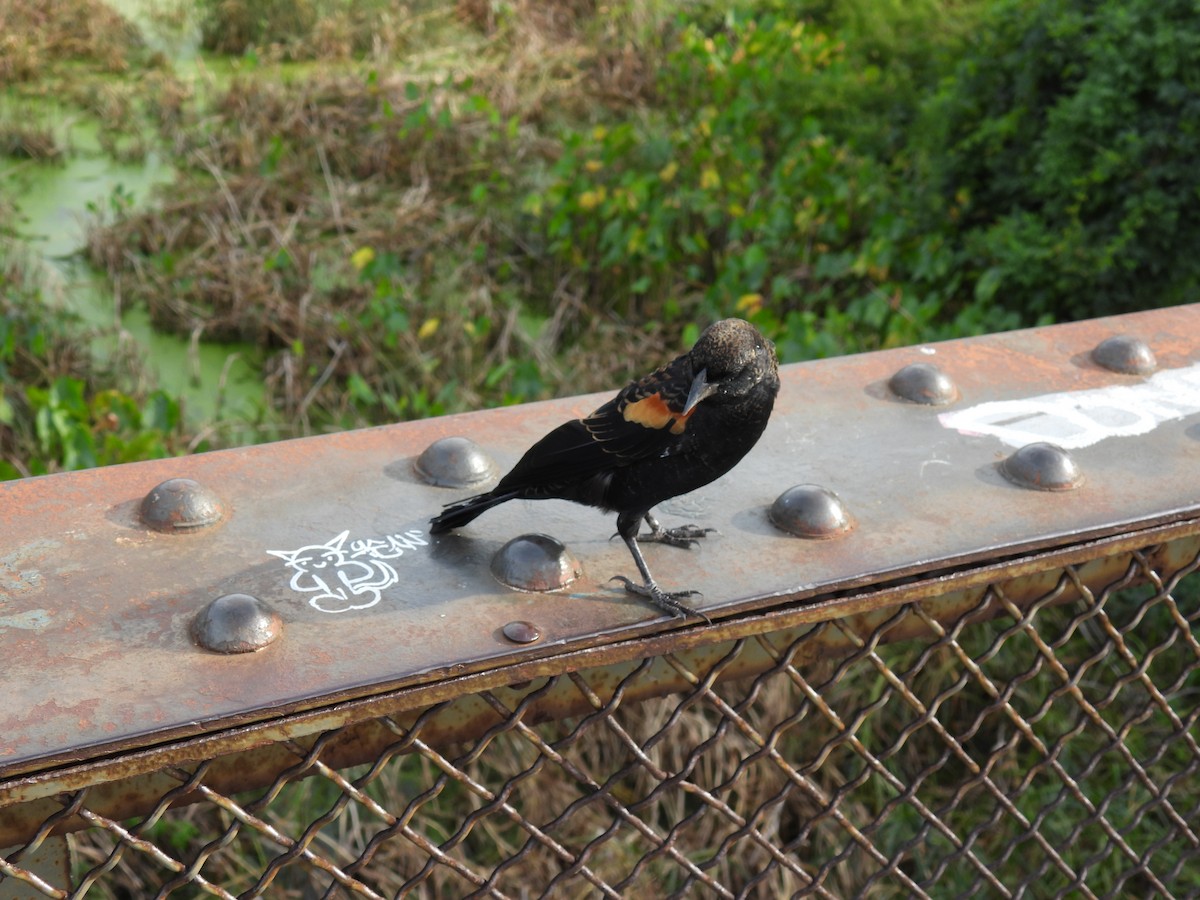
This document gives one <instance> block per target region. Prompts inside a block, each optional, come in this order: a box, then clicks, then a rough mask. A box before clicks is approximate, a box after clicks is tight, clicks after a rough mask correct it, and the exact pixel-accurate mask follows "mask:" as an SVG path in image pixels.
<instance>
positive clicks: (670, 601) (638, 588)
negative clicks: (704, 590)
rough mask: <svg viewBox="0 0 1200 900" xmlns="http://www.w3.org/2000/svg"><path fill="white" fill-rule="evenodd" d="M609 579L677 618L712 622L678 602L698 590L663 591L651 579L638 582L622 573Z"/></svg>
mask: <svg viewBox="0 0 1200 900" xmlns="http://www.w3.org/2000/svg"><path fill="white" fill-rule="evenodd" d="M609 581H619V582H621V583H622V584H623V585H625V590H626V591H628V592H629V593H631V594H637V595H638V596H639V597H645V598H646V599H647V600H649V601H650V602H651V603H653V604H654V605H655V606H657V607H658V608H659V609H661V610H663V611H665V612H668V613H670V614H671V615H672V616H674V617H675V618H677V619H689V618H695V619H703V620H704V621H705V622H707V623H708V624H709V625H711V624H712V619H710V618H709V617H708V616H706V615H705V614H704V613H702V612H700V611H699V610H697V609H693V608H692V607H690V606H688V605H687V604H686V603H680V602H679V599H680V598H681V597H699V596H701V594H700V592H699V591H664V590H663V589H662V588H660V587H659V586H658V585H657V584H655V583H654V582H653V581H651V582H649V583H648V584H638V583H636V582H634V581H631V580H630V579H628V578H626V577H625V576H624V575H614V576H613V577H612V578H610V579H609Z"/></svg>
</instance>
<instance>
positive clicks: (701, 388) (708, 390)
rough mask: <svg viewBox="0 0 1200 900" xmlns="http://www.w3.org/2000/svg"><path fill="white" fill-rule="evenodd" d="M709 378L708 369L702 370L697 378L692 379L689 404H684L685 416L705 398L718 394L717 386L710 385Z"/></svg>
mask: <svg viewBox="0 0 1200 900" xmlns="http://www.w3.org/2000/svg"><path fill="white" fill-rule="evenodd" d="M707 376H708V369H701V370H700V372H699V373H698V374H697V375H696V377H695V378H693V379H692V389H691V390H690V391H688V398H687V403H685V404H683V414H684V415H685V416H686V415H687V414H688V413H690V412H691V411H692V410H693V409H694V408H695V407H696V404H697V403H699V402H700V401H701V400H703V399H704V398H705V397H709V396H711V395H712V394H714V393H716V390H717V386H716V385H715V384H711V383H709V381H708V379H707Z"/></svg>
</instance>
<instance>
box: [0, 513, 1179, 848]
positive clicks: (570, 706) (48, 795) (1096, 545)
mask: <svg viewBox="0 0 1200 900" xmlns="http://www.w3.org/2000/svg"><path fill="white" fill-rule="evenodd" d="M1143 550H1148V552H1147V553H1146V554H1145V555H1144V561H1145V563H1146V564H1147V565H1148V566H1149V567H1150V568H1152V569H1154V570H1156V571H1164V572H1178V571H1180V570H1181V569H1183V567H1184V566H1185V565H1186V564H1187V563H1188V562H1189V561H1190V560H1195V559H1196V558H1197V556H1200V520H1197V521H1191V522H1187V523H1181V524H1176V525H1172V526H1159V527H1157V528H1153V529H1149V530H1147V531H1144V532H1137V533H1133V534H1127V535H1120V536H1116V537H1108V538H1104V539H1101V540H1098V541H1094V542H1088V543H1086V544H1083V545H1080V546H1076V547H1072V548H1070V549H1069V550H1058V551H1049V552H1043V553H1039V554H1034V555H1031V556H1028V557H1025V558H1022V559H1019V560H1004V561H998V562H994V563H991V564H988V565H983V566H974V567H970V568H969V569H966V570H962V571H955V572H942V573H938V574H936V575H934V576H932V577H929V578H920V579H904V580H903V583H899V584H892V585H883V586H878V587H873V588H869V589H866V590H860V591H851V592H847V593H845V594H843V595H841V596H829V597H825V598H822V599H821V600H820V601H819V602H817V603H813V604H809V605H805V606H802V607H799V608H792V609H780V610H776V611H773V612H771V613H768V614H766V615H759V616H751V617H746V618H742V619H736V620H730V621H727V622H722V623H716V624H714V625H712V626H707V627H705V628H703V629H697V630H694V631H689V632H686V633H682V634H680V633H675V634H672V633H664V634H652V635H644V636H641V637H636V638H630V639H626V640H619V641H616V642H614V643H613V644H610V645H607V646H601V647H592V648H587V649H582V650H574V651H564V652H562V653H560V654H558V655H556V656H552V657H547V658H540V659H532V660H526V661H517V662H514V663H511V664H509V665H505V666H499V667H496V668H494V669H491V670H488V671H485V672H480V673H476V674H472V675H463V676H458V677H455V678H449V679H446V680H444V681H441V682H435V683H429V684H424V685H418V686H415V687H411V688H406V689H398V690H396V691H393V692H390V693H389V694H387V695H384V696H380V697H374V698H371V699H369V700H358V701H353V702H348V703H343V704H339V705H337V706H335V707H331V708H329V709H325V710H319V711H310V712H304V713H297V714H294V715H291V716H286V717H282V718H280V719H278V720H276V721H273V722H267V723H259V724H256V725H251V726H247V727H244V728H240V729H233V730H230V731H227V732H224V733H220V734H216V735H208V736H205V737H201V738H194V739H191V740H184V741H180V742H177V743H175V744H168V745H163V746H155V747H149V748H145V749H143V750H140V751H138V752H135V753H130V754H125V755H122V756H121V757H120V758H119V759H111V760H99V761H94V762H89V763H86V764H81V765H77V766H67V767H63V768H60V769H57V770H52V771H48V772H44V773H39V774H38V775H33V776H27V777H24V778H14V779H11V780H10V781H8V782H7V783H5V784H4V785H0V789H2V790H3V794H2V795H0V846H3V845H4V844H6V843H12V844H17V843H21V842H23V841H26V840H28V839H29V838H30V836H31V835H32V834H33V833H34V832H35V831H36V829H37V828H38V827H39V825H40V824H41V823H42V822H44V821H46V820H47V819H48V818H50V817H51V816H52V815H54V814H55V813H57V812H59V811H60V810H61V809H62V807H63V803H62V802H61V800H60V799H59V798H61V797H62V796H63V795H66V794H70V793H73V792H75V791H79V790H83V789H87V790H88V794H87V805H88V808H89V809H90V810H92V811H93V812H95V813H98V814H100V815H103V816H106V817H108V818H111V819H118V820H119V819H124V818H128V817H131V816H135V815H144V814H146V813H147V812H148V811H149V810H151V809H152V808H154V807H155V806H156V805H157V804H158V803H159V801H160V800H161V798H162V797H164V796H165V795H166V794H168V793H169V792H170V791H172V790H178V789H179V787H180V785H181V783H182V775H181V774H180V773H183V775H186V774H187V773H190V772H191V771H194V770H195V768H196V766H198V765H202V764H203V765H205V766H206V769H205V775H204V781H205V784H207V785H208V786H209V787H211V788H213V789H214V790H217V791H219V792H220V793H223V794H231V793H237V792H240V791H247V790H256V789H260V788H263V787H265V786H267V785H269V784H270V783H271V782H272V781H273V780H274V779H275V778H276V777H277V776H278V775H279V774H280V773H281V772H285V771H287V770H290V769H292V768H294V767H296V766H299V765H301V764H302V763H303V761H304V759H305V756H306V754H308V753H309V751H310V750H311V748H312V747H313V745H314V743H315V742H316V740H318V739H320V740H321V741H322V744H323V746H322V749H321V760H322V762H323V763H325V764H326V765H329V766H332V767H334V768H343V767H346V766H354V765H360V764H363V763H366V762H369V761H372V760H375V759H377V758H379V757H380V756H381V755H382V754H384V753H385V751H387V750H388V748H397V747H399V748H401V749H400V750H399V751H398V752H408V751H409V749H410V748H408V747H407V745H406V743H405V740H404V736H405V734H406V733H408V732H409V730H410V729H413V728H414V725H416V723H418V721H419V722H420V726H419V730H418V731H414V732H413V733H414V734H415V735H416V736H418V737H419V738H420V740H421V741H422V742H423V743H424V744H426V745H429V746H432V747H443V746H446V745H448V744H454V743H458V742H461V741H467V740H472V739H475V738H478V737H479V736H480V735H482V734H483V733H484V732H486V731H487V730H488V729H490V728H493V727H494V726H496V725H497V724H498V723H500V722H501V721H502V717H501V716H500V715H499V714H498V713H497V711H496V709H495V708H494V706H493V705H492V704H491V703H489V702H488V701H486V700H485V699H483V697H484V695H490V696H491V698H493V699H494V700H495V701H497V702H499V703H500V704H501V705H502V706H503V707H504V708H506V709H509V710H512V709H516V707H517V706H518V705H520V704H521V703H523V702H527V698H529V697H530V695H533V696H534V699H533V700H532V702H530V703H529V708H528V710H527V712H526V714H525V717H524V721H525V722H526V723H527V724H534V723H536V722H540V721H556V720H559V719H563V718H566V717H569V716H577V715H582V714H585V713H588V712H591V711H592V709H593V708H594V707H593V703H592V701H591V700H589V699H588V697H587V696H586V694H584V693H583V692H581V691H580V690H579V689H578V688H577V687H575V686H574V684H573V683H572V681H570V680H563V679H559V680H557V681H551V680H550V679H552V678H553V676H558V675H562V674H563V673H574V675H573V677H575V678H578V679H579V680H581V681H582V682H583V683H584V684H586V685H587V688H588V690H589V691H590V692H591V693H592V694H594V695H595V696H596V697H599V699H600V701H601V702H603V703H607V702H608V701H609V700H610V699H611V698H612V697H613V695H614V693H615V691H616V690H617V687H618V686H619V685H622V684H623V682H624V679H625V678H626V676H628V675H629V674H630V673H631V672H632V671H633V670H634V669H635V668H637V667H638V666H639V665H641V664H643V661H648V662H646V664H648V665H650V666H651V667H652V670H651V672H650V674H649V675H648V676H647V677H643V678H640V679H637V680H636V681H635V683H634V686H633V687H632V688H629V689H624V688H623V689H622V696H623V702H627V703H634V702H638V701H640V700H645V699H648V698H650V697H656V696H663V695H666V694H670V693H676V692H679V691H683V690H686V689H687V687H688V682H687V681H686V680H685V679H684V678H683V677H682V676H681V675H680V674H679V673H678V672H677V671H676V669H675V668H673V667H672V666H671V665H670V664H669V663H668V662H666V661H665V657H666V656H668V655H670V657H671V658H673V659H675V660H677V661H678V662H679V663H681V664H682V665H683V667H684V668H686V669H687V670H689V671H692V672H702V673H703V672H707V671H708V670H709V669H710V668H712V667H713V666H714V665H716V664H717V663H718V662H719V661H722V660H725V659H726V658H727V657H729V656H730V655H731V651H732V650H733V649H734V646H735V644H737V643H738V642H748V643H747V645H746V646H745V647H743V648H741V651H740V652H739V653H738V654H736V658H735V662H734V663H732V664H730V665H725V666H724V667H723V668H722V670H721V674H720V676H719V677H718V678H717V682H718V683H719V682H723V681H728V680H735V679H740V678H748V677H752V676H755V675H758V674H760V673H761V672H763V671H766V670H767V669H769V668H771V667H772V666H773V665H775V663H776V659H775V658H774V657H773V656H772V655H771V653H769V652H768V651H767V649H766V646H767V645H769V646H770V647H773V648H776V649H780V648H784V647H788V646H790V645H791V644H792V643H793V642H795V641H797V640H798V639H800V638H802V637H806V636H807V637H806V640H805V641H804V642H803V644H802V649H801V651H800V652H799V653H797V654H796V655H795V656H793V657H792V658H791V662H792V664H793V665H797V666H805V665H807V664H810V663H815V662H828V661H831V660H836V659H839V658H841V657H843V656H846V655H848V654H850V653H852V652H853V651H854V649H855V648H856V646H857V645H858V643H857V641H856V640H855V639H852V638H851V637H850V636H849V635H851V634H853V635H856V636H857V637H858V638H859V639H866V638H867V636H869V635H871V634H872V633H873V632H875V631H876V629H878V628H879V627H880V625H882V624H883V623H884V622H886V621H888V620H889V619H892V618H894V617H895V616H896V613H897V610H899V609H901V608H904V607H906V606H907V605H908V604H920V605H921V607H922V610H923V611H924V613H925V615H926V616H927V617H928V618H930V619H932V620H935V621H937V622H939V623H940V624H941V625H942V626H944V627H946V628H950V627H952V626H953V625H954V623H956V622H958V621H959V620H960V619H961V618H962V617H963V616H964V615H967V614H970V615H971V618H972V619H973V620H975V621H982V620H985V619H989V618H992V617H995V616H997V615H1003V614H1004V611H1003V609H1002V608H1001V607H1000V605H999V604H998V603H995V602H992V601H990V600H989V598H988V594H987V590H988V588H989V587H990V586H993V587H995V588H998V589H999V591H1000V593H1001V594H1002V595H1003V596H1004V597H1005V598H1006V599H1007V600H1009V601H1010V602H1011V603H1012V604H1013V605H1014V606H1016V607H1017V608H1019V609H1022V610H1024V609H1026V608H1028V607H1029V606H1030V604H1032V603H1033V602H1034V601H1036V600H1039V598H1044V597H1046V596H1047V595H1052V594H1054V592H1055V589H1056V587H1057V588H1058V593H1057V594H1056V595H1054V600H1053V602H1054V603H1068V602H1071V601H1074V600H1076V599H1078V596H1079V594H1078V588H1077V586H1076V583H1075V581H1074V580H1073V579H1070V578H1068V577H1067V576H1066V575H1065V572H1066V569H1067V567H1073V568H1074V571H1075V573H1076V575H1077V576H1078V579H1079V584H1082V585H1085V586H1086V587H1088V588H1089V589H1090V590H1092V591H1093V592H1097V593H1098V592H1099V591H1101V590H1102V589H1104V588H1106V587H1109V586H1111V585H1114V584H1117V583H1123V584H1125V585H1126V586H1133V585H1135V584H1137V583H1139V576H1138V574H1137V571H1138V570H1139V569H1140V567H1139V566H1138V565H1136V564H1135V563H1134V557H1133V554H1134V553H1135V552H1136V551H1143ZM829 621H836V622H837V623H838V626H839V627H838V628H836V629H830V630H825V631H821V632H818V633H810V632H812V630H813V628H814V625H817V624H819V623H822V622H829ZM928 635H929V626H928V625H927V623H926V622H925V620H924V618H923V617H920V616H917V615H914V614H911V612H910V613H908V614H906V615H904V616H902V617H900V618H899V619H897V620H896V621H894V622H893V623H892V625H891V626H890V627H889V629H888V630H887V632H886V634H885V635H884V638H883V642H884V643H888V642H892V641H901V640H911V639H914V638H918V637H926V636H928ZM755 638H763V639H764V640H766V642H767V645H764V644H761V643H755V642H754V639H755ZM384 717H387V718H389V719H390V720H391V722H392V724H393V725H394V729H393V728H392V727H388V725H387V724H385V722H384V721H382V720H383V719H384ZM338 729H340V730H338ZM307 774H316V773H315V771H313V772H309V773H307ZM200 799H201V798H200V797H199V796H198V795H195V794H184V793H181V794H179V795H178V796H177V797H176V798H175V799H174V803H175V804H176V805H179V804H187V803H191V802H195V801H197V800H200ZM83 827H86V822H84V821H83V820H82V819H80V818H79V817H66V818H63V819H61V820H60V821H58V823H57V825H56V829H55V833H62V832H69V831H73V830H77V829H79V828H83Z"/></svg>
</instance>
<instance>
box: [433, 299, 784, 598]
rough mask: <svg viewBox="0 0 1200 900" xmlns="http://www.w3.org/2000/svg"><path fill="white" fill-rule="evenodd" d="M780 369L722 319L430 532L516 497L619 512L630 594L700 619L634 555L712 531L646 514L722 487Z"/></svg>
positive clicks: (766, 412)
mask: <svg viewBox="0 0 1200 900" xmlns="http://www.w3.org/2000/svg"><path fill="white" fill-rule="evenodd" d="M778 393H779V363H778V361H777V360H776V358H775V347H774V345H773V344H772V343H771V342H770V341H768V340H767V339H766V338H764V337H763V336H762V335H761V334H759V332H758V329H756V328H755V327H754V326H753V325H751V324H750V323H749V322H746V321H743V320H742V319H724V320H722V321H720V322H717V323H716V324H714V325H712V326H711V327H709V328H708V329H706V330H705V332H704V333H703V334H702V335H700V338H699V340H697V341H696V344H695V346H694V347H692V349H691V350H690V351H689V352H687V353H685V354H683V355H682V356H680V357H677V358H676V359H674V360H672V361H671V362H669V363H667V364H666V365H665V366H663V367H662V368H660V369H658V370H656V371H654V372H651V373H650V374H649V375H647V376H645V377H644V378H640V379H638V380H637V381H634V382H631V383H630V384H628V385H626V386H625V387H624V388H622V389H621V391H620V392H619V393H618V394H617V395H616V396H615V397H614V398H613V399H611V400H609V401H608V402H607V403H605V404H604V405H603V406H601V407H600V408H599V409H597V410H596V411H595V412H593V413H592V414H591V415H590V416H587V417H586V418H583V419H574V420H572V421H570V422H566V423H564V424H562V425H560V426H559V427H558V428H556V429H554V430H553V431H551V432H550V433H549V434H547V435H546V436H545V437H544V438H542V439H541V440H540V441H538V442H537V443H536V444H534V445H533V446H532V447H530V448H529V450H528V451H526V453H525V455H524V456H522V457H521V459H520V461H519V462H518V463H517V464H516V465H515V466H513V469H512V471H511V472H509V473H508V474H507V475H505V476H504V477H503V478H502V479H500V483H499V484H497V485H496V487H495V488H493V489H492V490H490V491H488V492H487V493H486V494H480V495H478V496H476V497H470V498H468V499H466V500H462V501H460V502H458V503H454V504H451V505H449V506H447V507H446V509H445V511H444V512H442V514H441V515H439V516H437V517H436V518H434V519H433V520H432V522H431V523H430V525H431V527H430V532H431V533H432V534H441V533H443V532H446V531H450V530H451V529H454V528H460V527H461V526H463V525H466V524H467V523H468V522H470V521H471V520H472V519H474V518H475V517H476V516H478V515H479V514H480V513H482V512H483V511H484V510H487V509H491V508H492V507H493V506H496V505H497V504H500V503H504V502H505V501H507V500H512V499H514V498H522V499H525V500H548V499H555V498H556V499H562V500H574V501H575V502H576V503H583V504H585V505H587V506H598V507H600V508H601V509H605V510H609V511H611V512H616V513H617V534H619V535H620V536H621V538H622V539H623V540H624V541H625V544H626V546H628V547H629V552H630V553H632V554H633V561H634V562H635V563H637V567H638V571H639V572H641V575H642V584H640V585H638V584H635V583H634V582H632V581H630V580H629V579H628V578H626V577H625V576H623V575H618V576H616V577H615V578H614V579H613V580H614V581H622V582H624V584H625V588H626V590H628V591H631V592H632V593H635V594H639V595H641V596H643V597H645V598H647V599H648V600H650V601H651V602H653V603H654V604H656V605H657V606H659V607H660V608H661V609H663V610H666V611H667V612H669V613H670V614H671V615H673V616H678V617H681V618H684V617H687V616H698V617H700V618H703V619H705V620H707V616H704V615H702V614H701V613H698V612H696V611H695V610H694V609H692V608H690V607H688V606H685V605H684V604H683V603H681V602H680V599H681V598H683V597H688V596H691V595H693V594H696V593H697V592H696V591H675V592H669V591H664V590H663V589H662V588H660V587H659V586H658V585H657V584H656V583H655V581H654V579H653V578H652V577H651V575H650V569H649V568H648V567H647V566H646V560H645V558H644V557H643V556H642V551H641V549H640V548H639V547H638V528H639V527H640V525H641V523H642V521H643V520H645V522H646V524H647V525H649V526H650V532H649V534H644V535H642V536H641V540H643V541H654V542H658V543H663V544H670V545H672V546H675V547H691V546H693V545H694V544H695V540H696V538H700V537H703V536H704V535H705V534H706V533H707V532H708V531H710V530H711V529H706V528H699V527H697V526H695V525H684V526H681V527H678V528H663V527H662V526H661V525H660V524H659V523H658V521H657V520H656V519H655V518H654V516H652V515H651V514H650V508H651V507H652V506H654V505H655V504H657V503H661V502H662V501H663V500H667V499H669V498H671V497H675V496H677V495H679V494H684V493H687V492H688V491H692V490H695V489H696V488H699V487H703V486H704V485H706V484H708V483H709V482H711V481H714V480H715V479H717V478H720V477H721V476H722V475H724V474H725V473H726V472H728V471H729V470H730V469H732V468H733V467H734V466H735V465H737V463H738V461H739V460H740V459H741V458H742V457H743V456H745V455H746V453H747V452H748V451H749V450H750V448H751V447H753V446H754V444H755V443H756V442H757V441H758V438H759V436H760V435H761V434H762V433H763V429H765V428H766V427H767V419H768V418H769V417H770V415H771V407H772V406H774V404H775V396H776V394H778Z"/></svg>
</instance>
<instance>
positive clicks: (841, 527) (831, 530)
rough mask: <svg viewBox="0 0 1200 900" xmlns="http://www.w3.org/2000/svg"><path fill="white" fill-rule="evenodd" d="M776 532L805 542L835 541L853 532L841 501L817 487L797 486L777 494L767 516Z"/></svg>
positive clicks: (824, 489) (814, 485)
mask: <svg viewBox="0 0 1200 900" xmlns="http://www.w3.org/2000/svg"><path fill="white" fill-rule="evenodd" d="M768 516H769V517H770V519H771V521H772V522H773V523H774V524H775V527H776V528H779V529H781V530H782V531H786V532H788V533H789V534H794V535H796V536H798V537H805V538H818V539H823V538H834V537H838V536H839V535H843V534H845V533H846V532H848V531H852V530H853V529H854V517H853V516H851V515H850V513H849V512H848V511H847V510H846V506H845V504H843V503H842V499H841V498H840V497H839V496H838V495H837V494H835V493H834V492H833V491H831V490H827V489H826V488H823V487H821V486H820V485H816V484H798V485H796V486H795V487H790V488H788V489H787V490H786V491H784V492H783V493H782V494H780V495H779V496H778V497H777V498H776V500H775V502H774V503H772V504H771V510H770V512H769V513H768Z"/></svg>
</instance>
